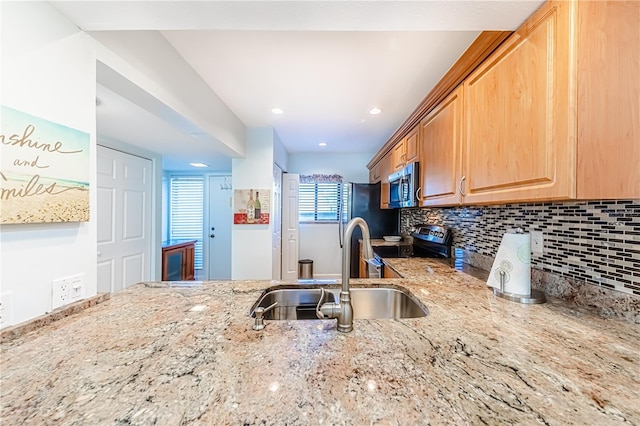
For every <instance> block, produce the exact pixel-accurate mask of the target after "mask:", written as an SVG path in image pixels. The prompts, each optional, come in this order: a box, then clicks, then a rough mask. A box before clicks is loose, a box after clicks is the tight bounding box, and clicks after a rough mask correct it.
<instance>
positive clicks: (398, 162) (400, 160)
mask: <svg viewBox="0 0 640 426" xmlns="http://www.w3.org/2000/svg"><path fill="white" fill-rule="evenodd" d="M404 143H405V139H402V140H401V141H400V142H398V143H397V144H396V145H395V146H394V147H393V148H392V149H391V161H392V171H391V172H390V173H393V172H395V171H398V170H400V169H401V168H403V167H404V165H405V164H406V161H405V160H406V157H405V155H406V154H405V151H404V146H405V145H404Z"/></svg>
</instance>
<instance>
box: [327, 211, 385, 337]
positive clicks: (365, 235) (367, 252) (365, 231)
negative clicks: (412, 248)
mask: <svg viewBox="0 0 640 426" xmlns="http://www.w3.org/2000/svg"><path fill="white" fill-rule="evenodd" d="M356 226H360V229H361V230H362V239H363V241H362V244H363V250H364V253H363V255H364V257H365V258H366V259H370V258H372V257H373V249H372V248H371V237H370V234H369V226H368V225H367V222H365V220H364V219H363V218H361V217H354V218H353V219H351V220H350V221H349V223H347V226H346V228H345V230H344V242H345V243H344V245H343V247H342V291H341V292H340V301H339V302H330V303H322V302H323V301H324V288H321V289H320V301H319V302H318V305H317V306H316V316H317V317H318V318H320V319H323V318H337V319H338V331H341V332H343V333H348V332H349V331H351V330H353V307H352V306H351V293H350V292H349V277H350V275H351V235H352V234H353V231H354V229H355V228H356Z"/></svg>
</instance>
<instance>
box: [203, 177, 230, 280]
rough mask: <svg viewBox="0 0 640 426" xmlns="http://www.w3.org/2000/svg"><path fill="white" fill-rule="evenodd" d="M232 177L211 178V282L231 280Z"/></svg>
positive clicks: (209, 224)
mask: <svg viewBox="0 0 640 426" xmlns="http://www.w3.org/2000/svg"><path fill="white" fill-rule="evenodd" d="M232 194H233V192H232V191H231V176H210V177H209V222H208V227H207V233H206V236H207V237H208V238H207V240H208V241H209V248H208V253H209V255H208V259H209V265H208V271H209V279H210V280H230V279H231V224H232V223H233V207H232Z"/></svg>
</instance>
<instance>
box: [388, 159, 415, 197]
mask: <svg viewBox="0 0 640 426" xmlns="http://www.w3.org/2000/svg"><path fill="white" fill-rule="evenodd" d="M419 182H420V173H419V165H418V163H417V162H416V163H409V164H407V165H406V166H404V167H403V168H402V169H401V170H398V171H397V172H395V173H393V174H391V175H389V207H391V208H401V207H417V206H418V198H417V194H416V192H418V190H419V188H418V186H419Z"/></svg>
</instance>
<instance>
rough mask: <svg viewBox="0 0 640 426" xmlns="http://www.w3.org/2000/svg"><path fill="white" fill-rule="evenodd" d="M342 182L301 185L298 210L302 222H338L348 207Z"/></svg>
mask: <svg viewBox="0 0 640 426" xmlns="http://www.w3.org/2000/svg"><path fill="white" fill-rule="evenodd" d="M343 187H344V185H343V184H342V183H340V182H328V183H319V182H314V183H300V186H299V193H298V206H299V207H298V208H299V210H298V211H299V221H300V222H337V221H338V220H340V217H339V212H344V210H345V207H344V206H346V195H347V194H346V191H343Z"/></svg>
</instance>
